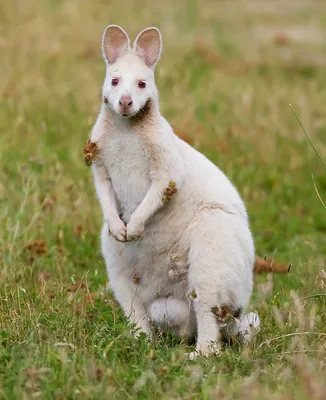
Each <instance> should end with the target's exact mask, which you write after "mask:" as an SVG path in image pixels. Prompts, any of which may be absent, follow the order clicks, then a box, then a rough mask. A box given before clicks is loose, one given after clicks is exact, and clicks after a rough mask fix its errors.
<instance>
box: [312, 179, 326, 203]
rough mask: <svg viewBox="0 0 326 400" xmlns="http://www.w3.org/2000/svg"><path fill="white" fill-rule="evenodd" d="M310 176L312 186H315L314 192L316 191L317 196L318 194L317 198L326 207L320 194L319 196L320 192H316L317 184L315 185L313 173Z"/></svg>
mask: <svg viewBox="0 0 326 400" xmlns="http://www.w3.org/2000/svg"><path fill="white" fill-rule="evenodd" d="M311 178H312V183H313V184H314V188H315V191H316V193H317V196H318V198H319V200H320V202H321V204H322V205H323V207H324V208H325V209H326V204H325V203H324V202H323V199H322V198H321V196H320V194H319V192H318V189H317V186H316V183H315V180H314V175H313V174H311Z"/></svg>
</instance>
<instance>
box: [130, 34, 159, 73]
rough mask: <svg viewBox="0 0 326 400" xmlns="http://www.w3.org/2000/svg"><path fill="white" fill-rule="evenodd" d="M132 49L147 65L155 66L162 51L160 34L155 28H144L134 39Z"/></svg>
mask: <svg viewBox="0 0 326 400" xmlns="http://www.w3.org/2000/svg"><path fill="white" fill-rule="evenodd" d="M134 50H135V51H136V54H137V55H138V57H140V58H141V59H143V60H144V61H145V64H146V65H147V66H148V67H152V68H154V67H155V64H156V63H157V61H158V60H159V58H160V55H161V52H162V36H161V32H160V31H159V30H158V29H157V28H146V29H144V30H143V31H141V32H140V33H139V34H138V36H137V37H136V39H135V42H134Z"/></svg>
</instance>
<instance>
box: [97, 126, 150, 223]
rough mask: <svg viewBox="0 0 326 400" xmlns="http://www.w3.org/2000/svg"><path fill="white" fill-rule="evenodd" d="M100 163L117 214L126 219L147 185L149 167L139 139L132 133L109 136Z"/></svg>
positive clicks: (145, 191)
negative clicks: (115, 202)
mask: <svg viewBox="0 0 326 400" xmlns="http://www.w3.org/2000/svg"><path fill="white" fill-rule="evenodd" d="M104 163H105V166H106V169H107V171H108V174H109V178H110V180H111V182H112V186H113V190H114V192H115V195H116V200H117V202H118V205H119V208H120V210H119V211H120V212H121V213H122V214H125V215H126V216H127V217H128V215H129V214H131V213H132V212H133V211H134V210H135V209H136V208H137V206H138V205H139V204H140V203H141V201H142V200H143V198H144V196H145V195H146V193H147V191H148V189H149V185H150V176H149V169H150V164H149V160H148V156H147V154H146V152H145V151H144V148H143V145H142V142H141V139H140V138H139V136H138V135H137V134H135V133H132V132H122V133H121V132H117V133H112V134H110V135H109V136H108V137H107V139H106V142H105V143H104ZM129 216H130V215H129Z"/></svg>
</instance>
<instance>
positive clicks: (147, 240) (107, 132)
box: [90, 25, 259, 357]
mask: <svg viewBox="0 0 326 400" xmlns="http://www.w3.org/2000/svg"><path fill="white" fill-rule="evenodd" d="M102 49H103V57H104V60H105V62H106V67H107V70H106V78H105V82H104V85H103V104H102V108H101V112H100V114H99V116H98V118H97V121H96V123H95V125H94V128H93V131H92V134H91V138H90V142H91V143H96V146H97V150H98V151H97V153H96V157H94V160H93V161H94V162H93V165H92V171H93V175H94V181H95V187H96V191H97V194H98V198H99V201H100V204H101V207H102V210H103V215H104V226H103V229H102V235H101V240H102V252H103V255H104V258H105V262H106V266H107V271H108V274H109V279H110V286H111V288H112V290H113V292H114V295H115V296H116V298H117V300H118V302H119V303H120V305H121V307H122V308H123V310H124V312H125V314H126V315H127V316H128V317H129V318H130V320H131V322H132V323H133V324H135V326H136V328H138V331H142V332H145V333H147V334H151V332H152V327H153V325H154V326H155V325H156V326H168V327H169V328H170V329H172V330H173V331H174V332H176V333H177V334H179V335H181V336H182V337H185V338H187V337H195V336H196V338H197V345H196V352H194V353H193V354H192V355H191V357H193V356H194V355H196V354H202V355H206V356H207V355H209V354H216V353H217V352H218V351H219V343H220V340H221V338H222V336H223V335H226V336H228V335H229V336H234V337H239V338H240V337H243V338H246V337H248V335H247V336H246V334H245V332H246V331H247V330H250V327H251V326H254V327H258V325H259V318H258V315H257V314H253V313H250V314H244V311H245V309H246V307H247V305H248V302H249V300H250V296H251V292H252V287H253V264H254V244H253V239H252V236H251V233H250V229H249V224H248V217H247V214H246V209H245V206H244V203H243V202H242V200H241V198H240V196H239V194H238V192H237V190H236V189H235V187H234V186H233V185H232V184H231V182H230V181H229V180H228V178H227V177H226V176H225V175H224V174H223V173H222V172H221V171H220V170H219V169H218V168H217V167H216V166H215V165H213V164H212V163H211V162H210V161H209V160H208V159H207V158H206V157H205V156H203V155H202V154H200V153H199V152H198V151H196V150H195V149H193V148H192V147H191V146H189V145H188V144H186V143H185V142H184V141H182V140H181V139H180V138H178V137H177V136H176V135H175V134H174V132H173V130H172V128H171V127H170V125H169V124H168V122H167V121H166V120H165V119H164V118H163V117H162V116H161V114H160V111H159V102H158V92H157V88H156V85H155V81H154V67H155V65H156V63H157V61H158V60H159V58H160V54H161V51H162V39H161V34H160V32H159V30H158V29H156V28H147V29H145V30H143V31H142V32H140V33H139V35H138V36H137V38H136V40H135V42H134V44H133V46H132V47H131V46H130V41H129V37H128V35H127V33H126V32H125V31H124V30H123V29H122V28H120V27H119V26H116V25H110V26H108V27H107V29H106V30H105V32H104V35H103V42H102ZM172 101H173V100H172ZM229 315H231V319H232V318H233V319H232V322H231V325H228V326H226V320H227V318H226V317H227V316H229ZM234 317H235V318H234ZM248 321H249V322H248ZM225 332H226V333H225ZM245 340H246V339H245Z"/></svg>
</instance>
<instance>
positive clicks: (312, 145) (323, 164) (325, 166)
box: [289, 104, 326, 171]
mask: <svg viewBox="0 0 326 400" xmlns="http://www.w3.org/2000/svg"><path fill="white" fill-rule="evenodd" d="M289 106H290V107H291V110H292V112H293V114H294V116H295V118H296V119H297V121H298V122H299V125H300V126H301V129H302V131H303V133H304V134H305V136H306V138H307V139H308V141H309V143H310V145H311V147H312V148H313V149H314V151H315V153H316V154H317V157H318V158H319V160H320V162H321V163H322V166H323V167H324V168H325V171H326V165H325V163H324V161H323V160H322V159H321V157H320V155H319V153H318V151H317V149H316V147H315V146H314V144H313V143H312V141H311V139H310V137H309V136H308V134H307V132H306V131H305V129H304V127H303V125H302V123H301V121H300V119H299V117H298V116H297V114H296V112H295V111H294V109H293V107H292V105H291V104H289Z"/></svg>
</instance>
